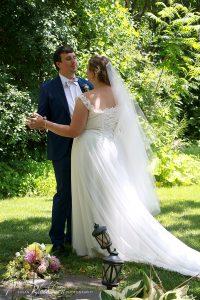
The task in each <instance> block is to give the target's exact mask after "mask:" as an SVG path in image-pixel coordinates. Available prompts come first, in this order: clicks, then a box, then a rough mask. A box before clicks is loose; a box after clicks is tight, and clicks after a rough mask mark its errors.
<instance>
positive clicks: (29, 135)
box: [0, 70, 41, 161]
mask: <svg viewBox="0 0 200 300" xmlns="http://www.w3.org/2000/svg"><path fill="white" fill-rule="evenodd" d="M1 71H2V70H1ZM9 81H11V79H10V78H8V75H6V74H5V73H1V74H0V127H1V132H0V161H6V160H14V159H16V158H21V159H22V158H23V157H26V159H27V158H28V157H30V154H31V153H32V152H33V148H32V144H33V143H34V142H35V147H37V145H40V144H41V142H40V136H39V135H38V134H37V133H36V132H33V131H28V130H27V128H26V126H25V119H26V116H27V115H28V113H29V112H31V111H33V105H32V104H31V99H30V96H29V93H28V92H22V91H19V90H18V89H17V87H16V86H15V85H13V84H11V83H9ZM31 148H32V149H31Z"/></svg>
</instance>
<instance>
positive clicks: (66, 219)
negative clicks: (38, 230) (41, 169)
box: [49, 155, 72, 246]
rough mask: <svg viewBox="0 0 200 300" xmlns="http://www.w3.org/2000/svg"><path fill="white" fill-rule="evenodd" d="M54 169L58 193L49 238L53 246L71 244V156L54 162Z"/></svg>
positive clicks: (54, 199) (55, 197)
mask: <svg viewBox="0 0 200 300" xmlns="http://www.w3.org/2000/svg"><path fill="white" fill-rule="evenodd" d="M52 162H53V167H54V172H55V177H56V183H57V192H56V194H55V195H54V197H53V207H52V223H51V229H50V231H49V236H50V238H51V242H52V244H53V245H55V246H58V245H61V244H64V243H65V242H68V243H70V244H71V240H72V236H71V235H72V230H71V216H72V198H71V155H66V156H64V157H62V158H61V159H59V160H54V161H52Z"/></svg>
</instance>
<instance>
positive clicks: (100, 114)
mask: <svg viewBox="0 0 200 300" xmlns="http://www.w3.org/2000/svg"><path fill="white" fill-rule="evenodd" d="M77 99H80V100H81V101H82V103H83V104H84V105H85V106H86V107H87V109H88V110H89V116H88V121H87V125H86V128H85V129H86V130H98V131H99V132H103V133H105V134H106V133H109V134H113V133H114V130H115V129H116V126H117V124H118V120H119V106H115V107H111V108H105V109H103V110H101V109H95V108H94V106H93V105H92V104H91V102H90V101H89V100H88V99H87V97H86V96H85V95H84V94H82V95H80V96H79V97H77Z"/></svg>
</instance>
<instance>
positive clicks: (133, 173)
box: [106, 63, 160, 215]
mask: <svg viewBox="0 0 200 300" xmlns="http://www.w3.org/2000/svg"><path fill="white" fill-rule="evenodd" d="M106 67H107V73H108V78H109V80H110V83H111V88H112V91H113V94H114V97H115V99H116V102H117V104H118V105H119V107H120V110H119V122H118V125H117V128H116V130H115V140H116V142H117V143H118V146H119V148H120V151H119V152H120V160H121V162H122V163H123V164H124V166H125V168H126V172H127V174H128V176H129V180H130V181H131V183H132V185H133V186H134V187H135V190H136V192H137V194H138V196H139V199H140V200H141V201H142V203H143V204H144V206H145V207H146V208H147V209H148V211H149V212H150V213H151V214H152V215H156V214H158V213H159V212H160V206H159V200H158V198H157V195H156V193H155V184H154V177H153V175H152V174H151V172H150V169H149V158H148V152H149V150H150V143H149V140H148V138H147V137H146V135H145V133H144V130H143V128H142V126H141V119H142V120H143V121H144V120H145V117H144V114H143V112H142V110H141V109H140V107H139V105H138V104H137V102H136V101H135V100H134V99H133V97H132V96H131V94H130V92H129V91H128V90H127V88H126V86H125V84H124V82H123V79H122V78H121V76H120V75H119V73H118V72H117V71H116V69H115V68H114V67H113V66H112V64H111V63H108V64H107V66H106ZM144 123H145V121H144Z"/></svg>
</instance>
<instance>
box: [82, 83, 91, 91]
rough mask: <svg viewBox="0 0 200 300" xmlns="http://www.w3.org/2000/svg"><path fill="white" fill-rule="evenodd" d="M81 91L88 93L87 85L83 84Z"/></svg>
mask: <svg viewBox="0 0 200 300" xmlns="http://www.w3.org/2000/svg"><path fill="white" fill-rule="evenodd" d="M83 90H84V92H88V91H89V90H90V87H89V85H88V84H84V85H83Z"/></svg>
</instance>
